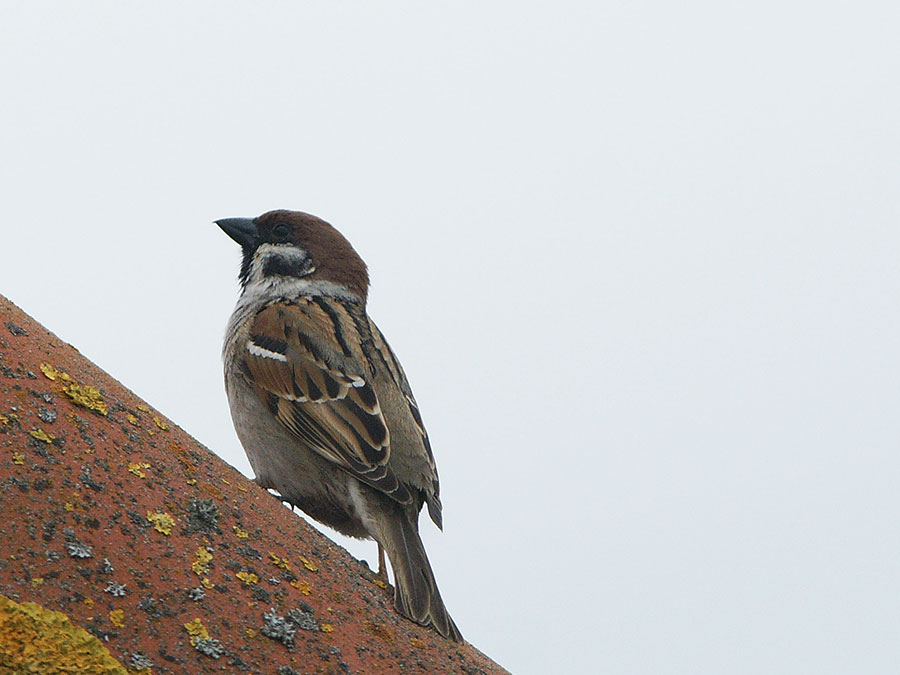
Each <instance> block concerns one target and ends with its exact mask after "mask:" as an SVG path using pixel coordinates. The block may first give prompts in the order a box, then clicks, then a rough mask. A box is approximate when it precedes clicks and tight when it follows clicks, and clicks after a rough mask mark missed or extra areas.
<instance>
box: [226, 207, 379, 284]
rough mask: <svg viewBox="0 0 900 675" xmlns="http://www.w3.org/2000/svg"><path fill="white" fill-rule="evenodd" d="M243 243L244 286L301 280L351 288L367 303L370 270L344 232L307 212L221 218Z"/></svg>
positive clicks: (242, 274)
mask: <svg viewBox="0 0 900 675" xmlns="http://www.w3.org/2000/svg"><path fill="white" fill-rule="evenodd" d="M216 225H218V226H219V227H221V228H222V229H223V230H224V231H225V234H227V235H228V236H229V237H231V238H232V239H234V240H235V241H236V242H237V243H239V244H240V245H241V248H242V249H243V251H244V258H243V261H242V262H241V277H240V278H241V285H242V286H243V288H244V290H246V289H247V288H248V287H249V286H251V285H255V284H257V285H261V286H267V285H268V286H273V287H276V286H283V285H285V284H286V283H290V282H291V281H296V280H305V281H308V282H310V283H313V282H320V284H319V285H320V286H322V287H323V288H326V287H327V288H331V289H333V290H337V291H340V289H341V288H343V289H346V290H347V291H349V292H350V293H352V294H353V295H356V296H358V297H359V299H360V300H362V301H363V302H365V300H366V294H367V293H368V290H369V274H368V272H367V271H366V264H365V263H364V262H363V261H362V258H360V257H359V255H358V254H357V253H356V251H354V250H353V247H352V246H351V245H350V242H349V241H347V240H346V239H345V238H344V235H342V234H341V233H340V232H338V231H337V230H336V229H334V228H333V227H332V226H331V225H329V224H328V223H326V222H325V221H324V220H322V219H320V218H316V217H315V216H312V215H310V214H308V213H302V212H301V211H269V212H268V213H264V214H263V215H261V216H259V217H258V218H252V219H251V218H225V219H223V220H217V221H216Z"/></svg>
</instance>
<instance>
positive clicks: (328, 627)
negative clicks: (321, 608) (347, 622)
mask: <svg viewBox="0 0 900 675" xmlns="http://www.w3.org/2000/svg"><path fill="white" fill-rule="evenodd" d="M319 628H320V629H321V630H322V632H323V633H332V632H334V626H332V625H331V624H330V623H323V624H322V625H321V626H319Z"/></svg>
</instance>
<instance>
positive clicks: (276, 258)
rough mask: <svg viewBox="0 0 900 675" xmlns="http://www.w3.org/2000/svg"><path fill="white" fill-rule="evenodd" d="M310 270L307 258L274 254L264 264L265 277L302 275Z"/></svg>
mask: <svg viewBox="0 0 900 675" xmlns="http://www.w3.org/2000/svg"><path fill="white" fill-rule="evenodd" d="M308 271H309V260H308V259H307V258H296V257H294V256H280V255H272V256H269V257H268V258H267V259H266V262H265V263H264V264H263V276H265V277H276V276H277V277H302V276H303V275H304V274H306V273H307V272H308Z"/></svg>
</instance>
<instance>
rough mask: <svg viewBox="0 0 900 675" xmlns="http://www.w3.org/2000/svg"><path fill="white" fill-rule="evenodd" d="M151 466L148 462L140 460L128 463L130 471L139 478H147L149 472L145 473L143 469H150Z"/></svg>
mask: <svg viewBox="0 0 900 675" xmlns="http://www.w3.org/2000/svg"><path fill="white" fill-rule="evenodd" d="M149 468H150V465H149V464H147V462H140V463H131V462H130V463H129V464H128V471H129V473H133V474H134V475H135V476H137V477H138V478H146V477H147V474H145V473H144V472H143V471H141V469H149Z"/></svg>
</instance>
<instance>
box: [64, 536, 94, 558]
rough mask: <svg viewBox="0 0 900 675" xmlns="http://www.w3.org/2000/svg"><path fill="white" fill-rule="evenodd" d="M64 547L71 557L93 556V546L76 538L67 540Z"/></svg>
mask: <svg viewBox="0 0 900 675" xmlns="http://www.w3.org/2000/svg"><path fill="white" fill-rule="evenodd" d="M66 549H67V550H68V551H69V555H70V556H72V557H73V558H92V557H93V556H94V549H93V548H91V547H90V546H88V545H87V544H83V543H81V542H80V541H77V540H73V541H70V542H68V543H67V544H66Z"/></svg>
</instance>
